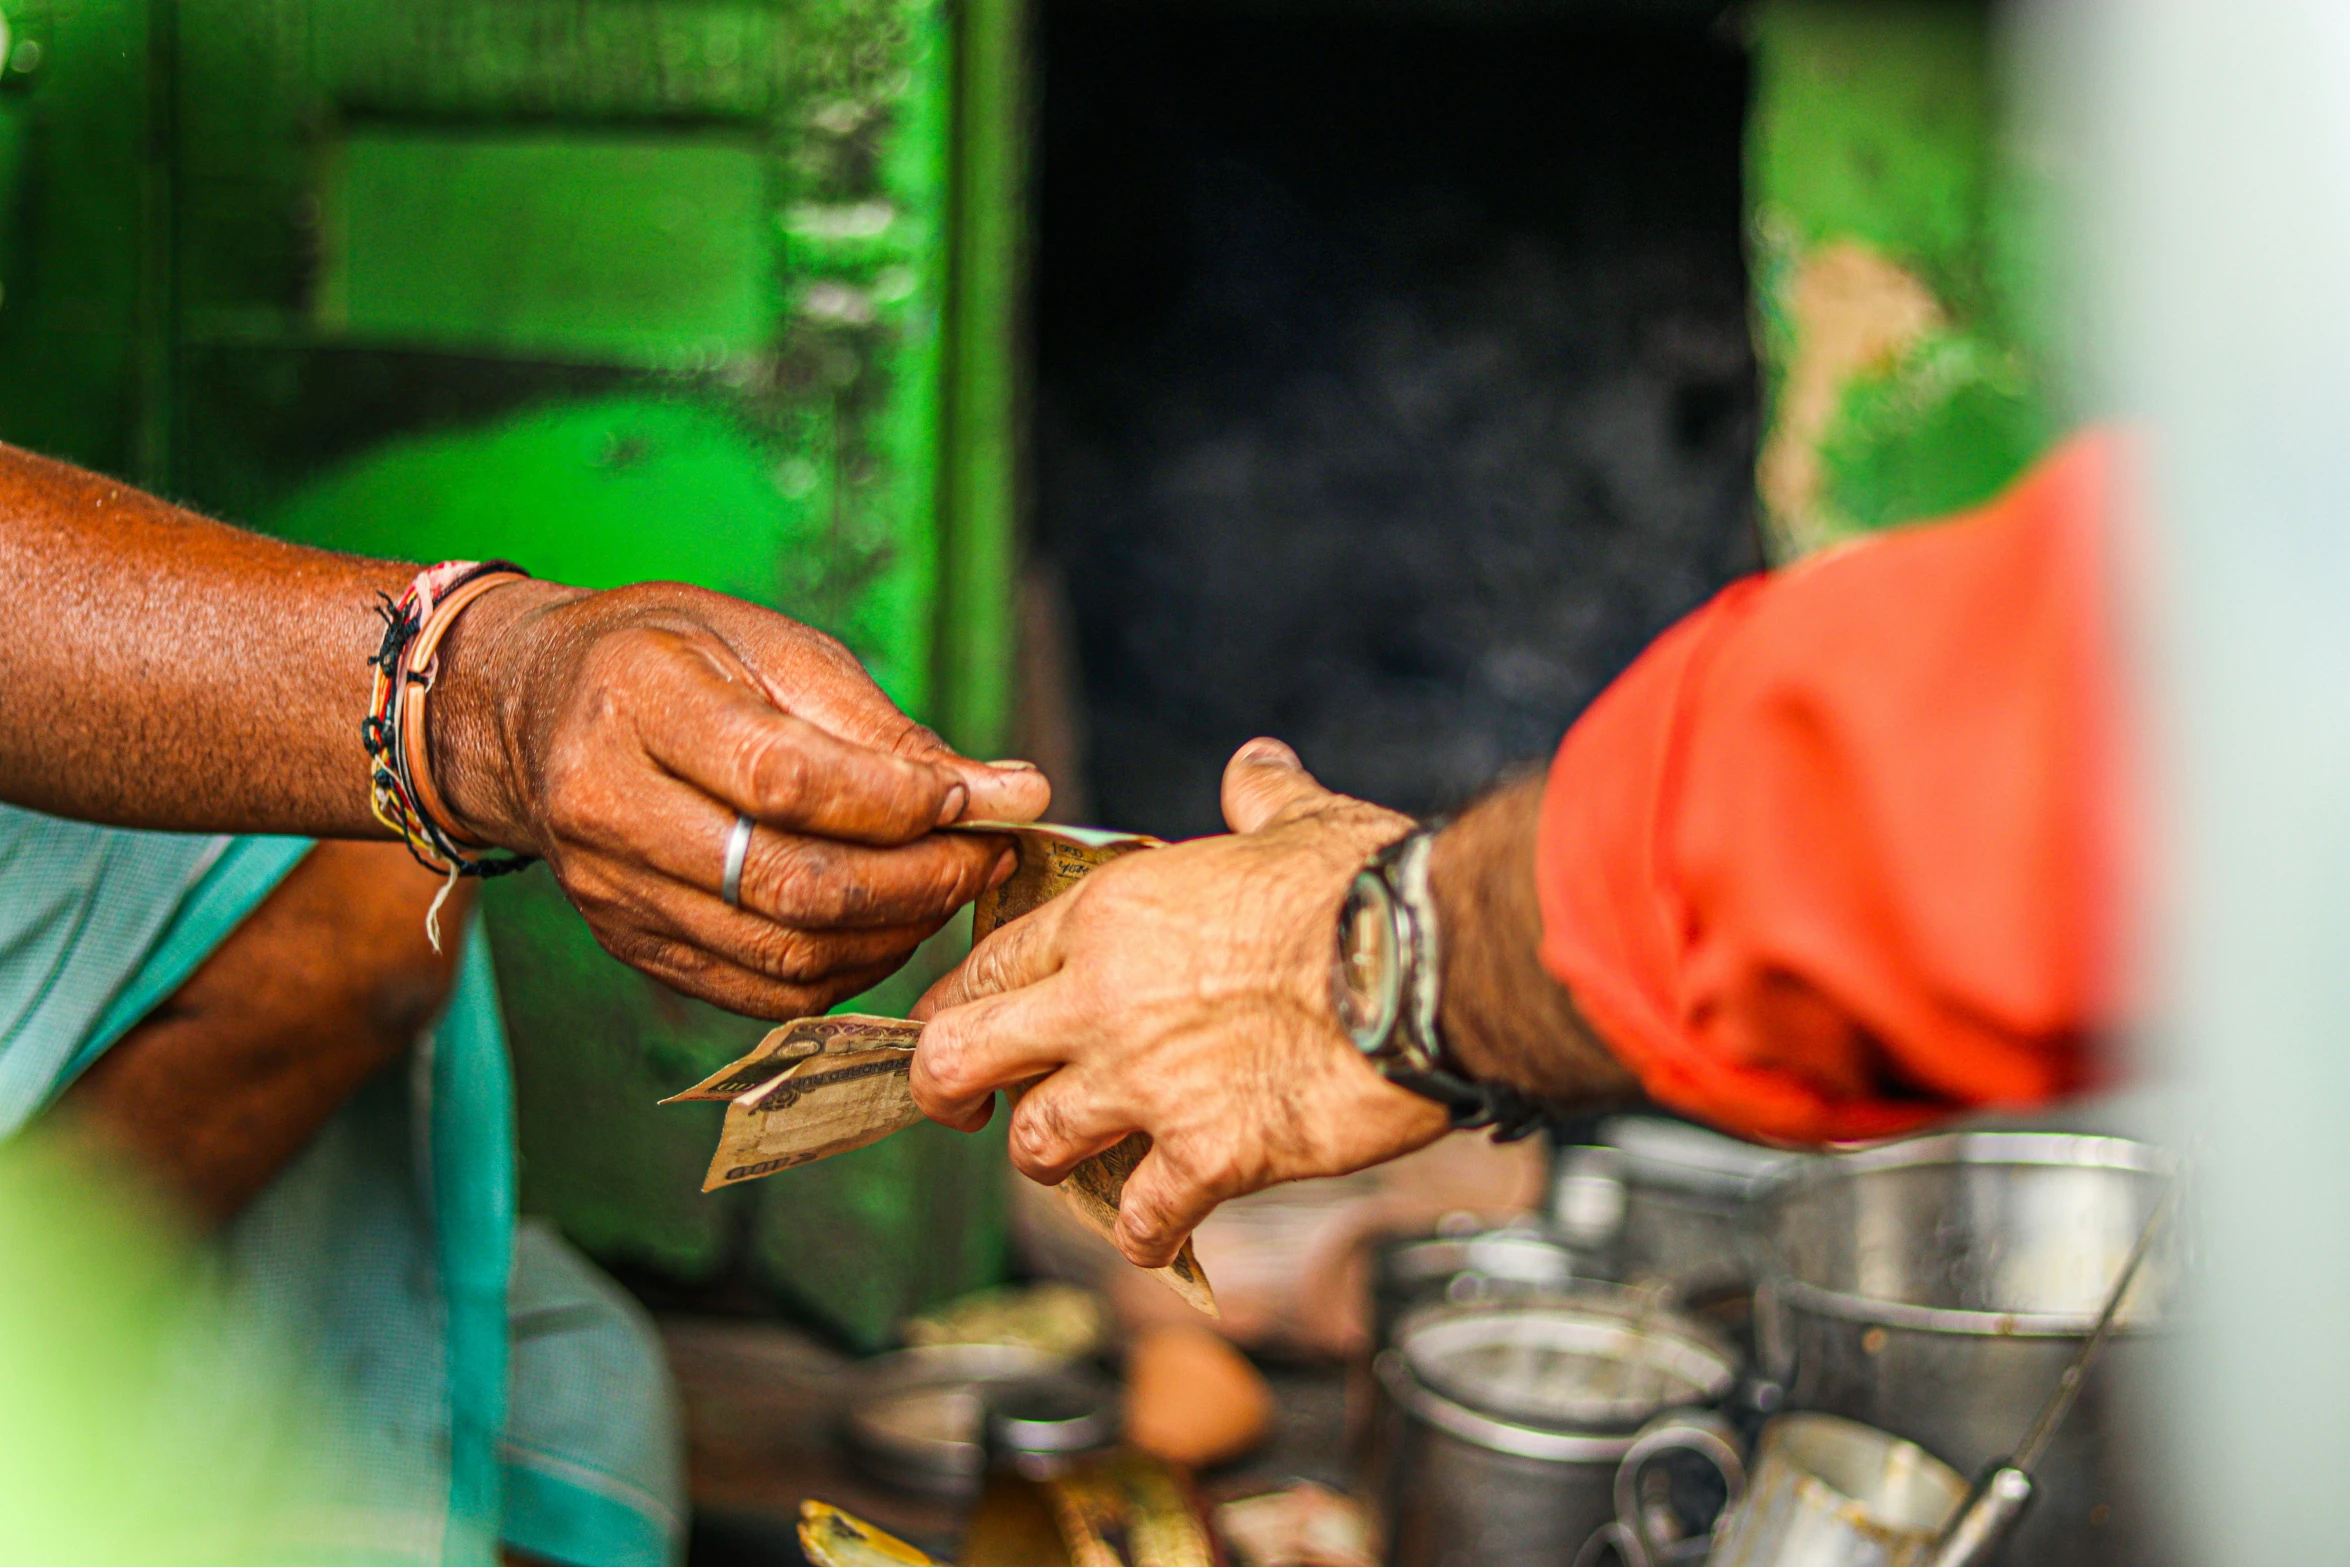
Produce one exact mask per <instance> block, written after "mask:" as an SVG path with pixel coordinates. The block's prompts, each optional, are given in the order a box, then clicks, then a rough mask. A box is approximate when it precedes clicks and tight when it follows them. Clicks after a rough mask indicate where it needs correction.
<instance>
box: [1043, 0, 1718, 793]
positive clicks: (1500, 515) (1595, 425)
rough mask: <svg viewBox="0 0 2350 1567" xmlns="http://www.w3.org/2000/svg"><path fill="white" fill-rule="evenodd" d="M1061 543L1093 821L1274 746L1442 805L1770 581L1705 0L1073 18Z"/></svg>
mask: <svg viewBox="0 0 2350 1567" xmlns="http://www.w3.org/2000/svg"><path fill="white" fill-rule="evenodd" d="M1039 38H1040V45H1041V52H1042V61H1043V83H1044V95H1043V106H1042V112H1041V136H1040V142H1041V171H1040V172H1041V179H1042V200H1041V218H1040V227H1039V233H1038V250H1037V257H1036V303H1035V310H1036V325H1037V334H1038V335H1037V351H1038V361H1037V371H1038V376H1037V405H1036V410H1035V414H1036V428H1035V442H1036V445H1035V454H1036V459H1037V462H1036V473H1037V493H1036V497H1035V499H1036V507H1035V536H1034V539H1033V544H1034V547H1035V550H1036V552H1037V554H1038V556H1039V559H1040V561H1041V562H1042V564H1043V566H1044V567H1045V569H1046V571H1047V572H1048V573H1050V574H1051V575H1053V576H1055V577H1057V580H1058V581H1059V583H1060V584H1062V585H1063V587H1064V589H1065V596H1066V604H1067V612H1068V615H1069V619H1070V624H1071V627H1072V630H1073V636H1072V637H1071V639H1070V640H1071V642H1072V643H1073V646H1074V652H1075V662H1076V664H1077V666H1078V668H1079V670H1080V671H1081V678H1080V681H1079V685H1080V688H1081V690H1082V698H1081V701H1080V702H1079V703H1078V707H1079V710H1080V711H1079V716H1080V717H1081V720H1082V726H1083V733H1084V735H1085V740H1084V743H1083V746H1082V752H1083V756H1084V759H1085V760H1084V766H1083V775H1084V779H1085V783H1086V786H1087V793H1088V794H1089V796H1090V798H1089V799H1088V800H1087V801H1086V802H1085V803H1086V807H1087V809H1089V810H1090V813H1091V815H1092V817H1093V819H1094V820H1097V821H1100V822H1103V823H1106V824H1111V825H1116V826H1121V827H1130V828H1139V829H1145V830H1149V831H1152V832H1158V833H1163V834H1168V835H1189V834H1193V833H1201V832H1210V831H1215V830H1218V829H1219V827H1220V821H1219V818H1218V815H1217V809H1216V780H1217V777H1218V774H1219V772H1220V771H1221V768H1222V766H1223V762H1224V758H1225V757H1226V756H1227V755H1228V754H1229V753H1230V752H1231V750H1232V749H1233V747H1234V746H1236V745H1237V744H1239V743H1240V742H1241V741H1243V740H1245V739H1247V738H1249V737H1250V736H1251V735H1255V734H1259V733H1272V734H1278V735H1281V736H1282V737H1284V738H1286V739H1288V740H1290V741H1291V742H1292V743H1293V744H1295V745H1296V746H1297V747H1298V749H1299V750H1300V752H1301V753H1302V754H1303V755H1304V757H1305V759H1306V762H1307V764H1308V765H1309V766H1310V767H1312V768H1314V769H1315V770H1316V771H1317V772H1318V773H1320V774H1321V776H1322V777H1323V778H1324V780H1325V781H1327V782H1328V783H1330V784H1332V785H1333V786H1335V787H1338V788H1341V789H1345V790H1348V791H1350V792H1352V793H1357V794H1362V795H1367V796H1369V797H1370V798H1372V799H1376V800H1379V801H1382V802H1384V803H1387V804H1390V805H1394V806H1398V807H1401V808H1403V809H1406V810H1410V811H1414V812H1426V811H1430V810H1436V809H1441V808H1444V807H1447V806H1449V805H1453V804H1457V803H1458V802H1459V801H1460V800H1462V799H1463V798H1464V797H1465V796H1466V795H1468V794H1469V793H1471V792H1473V791H1474V790H1475V789H1476V788H1478V787H1479V786H1480V785H1481V784H1483V783H1485V782H1486V781H1488V780H1489V779H1490V778H1491V777H1492V776H1493V775H1494V774H1495V773H1496V772H1497V771H1499V770H1500V769H1502V768H1504V767H1506V766H1507V765H1509V764H1510V763H1512V762H1516V761H1521V760H1525V759H1528V758H1533V757H1538V756H1541V755H1543V754H1545V753H1546V752H1547V751H1548V750H1549V749H1550V748H1551V747H1553V746H1554V745H1555V744H1556V743H1557V740H1558V737H1559V736H1560V734H1561V733H1563V731H1564V730H1565V727H1566V725H1567V723H1568V721H1569V720H1570V719H1572V718H1573V717H1574V715H1575V714H1576V713H1577V712H1579V711H1580V710H1581V709H1582V707H1583V706H1584V704H1586V703H1587V702H1589V701H1590V699H1591V698H1592V696H1593V695H1594V694H1596V693H1597V691H1598V690H1599V689H1600V687H1601V686H1602V685H1604V684H1605V683H1606V681H1607V680H1608V678H1609V677H1610V676H1612V675H1613V674H1614V673H1615V672H1616V671H1617V670H1619V669H1620V668H1622V666H1623V665H1624V664H1625V663H1626V662H1628V661H1629V660H1630V658H1631V657H1632V656H1633V655H1634V654H1635V653H1636V652H1638V651H1639V649H1640V648H1641V646H1642V645H1643V644H1644V643H1645V642H1646V641H1647V640H1648V639H1649V638H1650V637H1652V636H1654V635H1655V634H1656V633H1657V632H1658V631H1659V630H1661V629H1662V628H1664V627H1665V626H1666V625H1668V624H1670V623H1671V622H1672V621H1673V620H1674V619H1675V618H1676V617H1678V616H1679V615H1681V614H1682V613H1684V612H1685V611H1687V610H1688V609H1690V608H1691V607H1693V606H1694V605H1696V604H1697V603H1699V602H1700V601H1701V600H1702V599H1703V598H1705V597H1706V596H1707V595H1708V594H1709V593H1711V592H1712V591H1713V590H1714V589H1715V588H1717V587H1719V586H1720V585H1721V584H1722V583H1724V582H1725V581H1727V580H1729V578H1731V577H1732V576H1734V575H1736V574H1737V573H1739V572H1741V571H1744V570H1747V569H1750V568H1751V566H1752V565H1753V563H1754V561H1755V558H1756V556H1755V550H1754V544H1753V531H1752V527H1751V523H1750V520H1749V497H1750V491H1751V474H1752V466H1753V445H1754V439H1755V430H1756V425H1757V391H1756V384H1755V366H1754V360H1753V355H1752V351H1751V349H1750V346H1749V340H1748V332H1747V314H1746V312H1747V299H1746V278H1745V270H1744V263H1743V259H1742V250H1741V243H1740V237H1741V221H1742V219H1741V201H1740V178H1739V170H1740V146H1741V137H1742V134H1743V128H1744V124H1743V122H1744V116H1745V106H1746V79H1747V72H1746V63H1745V58H1744V54H1743V52H1742V50H1741V49H1740V47H1739V46H1738V43H1737V41H1736V39H1735V37H1734V36H1733V35H1732V34H1731V33H1729V31H1728V30H1727V29H1725V28H1724V27H1723V26H1722V25H1720V24H1719V23H1718V22H1716V21H1712V20H1709V19H1703V18H1698V19H1692V18H1690V17H1688V16H1687V15H1685V14H1684V15H1681V16H1679V17H1665V18H1660V17H1657V16H1653V15H1651V16H1645V17H1643V16H1638V15H1628V14H1627V13H1626V12H1625V11H1624V10H1622V9H1617V10H1615V11H1613V12H1612V13H1611V14H1608V15H1605V16H1601V15H1595V14H1592V12H1591V11H1589V10H1588V9H1583V8H1576V7H1572V6H1555V7H1536V8H1528V7H1526V6H1517V7H1513V8H1509V9H1507V10H1505V11H1502V12H1500V13H1498V14H1497V13H1496V12H1495V11H1493V10H1491V9H1487V10H1484V11H1482V12H1480V11H1479V10H1478V9H1477V8H1474V7H1470V6H1446V7H1442V8H1439V7H1435V6H1420V7H1406V8H1402V9H1398V8H1395V7H1388V8H1385V9H1380V10H1376V11H1368V12H1366V11H1365V10H1362V9H1355V8H1348V7H1312V8H1308V9H1306V10H1302V11H1301V10H1299V9H1296V8H1288V9H1276V8H1274V7H1271V6H1265V7H1253V8H1252V7H1234V6H1230V5H1226V6H1216V7H1208V8H1201V7H1197V6H1175V5H1159V4H1148V3H1142V0H1121V3H1115V4H1112V3H1106V0H1045V3H1044V5H1043V10H1042V19H1041V26H1040V34H1039Z"/></svg>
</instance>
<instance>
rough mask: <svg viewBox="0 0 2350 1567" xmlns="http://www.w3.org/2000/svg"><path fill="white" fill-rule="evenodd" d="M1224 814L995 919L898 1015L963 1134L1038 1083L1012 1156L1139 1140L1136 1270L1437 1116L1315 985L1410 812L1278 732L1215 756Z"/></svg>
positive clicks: (932, 1104)
mask: <svg viewBox="0 0 2350 1567" xmlns="http://www.w3.org/2000/svg"><path fill="white" fill-rule="evenodd" d="M1224 819H1225V820H1226V821H1227V822H1228V823H1230V824H1231V826H1232V828H1233V832H1234V836H1231V837H1224V838H1202V839H1198V840H1195V841H1193V842H1190V843H1183V844H1177V845H1175V846H1174V847H1172V848H1166V849H1158V850H1154V851H1152V852H1150V853H1147V854H1131V855H1128V856H1126V857H1125V858H1123V859H1120V860H1117V861H1115V862H1113V863H1112V864H1110V865H1107V866H1105V867H1103V868H1102V869H1101V870H1098V871H1096V872H1094V873H1093V874H1092V875H1091V876H1089V877H1087V878H1086V879H1085V880H1084V881H1082V882H1079V883H1078V884H1077V885H1076V886H1075V887H1073V888H1071V889H1070V890H1069V891H1068V892H1065V893H1063V894H1062V895H1061V896H1060V897H1058V898H1056V899H1054V900H1053V901H1052V902H1050V903H1048V904H1046V905H1045V906H1044V907H1043V908H1041V909H1038V910H1037V911H1036V912H1034V913H1032V914H1029V915H1027V916H1025V917H1023V918H1021V919H1018V920H1015V921H1013V922H1012V923H1011V924H1009V925H1006V926H1004V927H1003V928H1002V929H1001V930H998V931H997V932H995V933H994V934H993V935H991V936H989V937H988V938H987V940H985V941H983V942H981V943H980V944H979V946H978V947H977V948H976V949H974V950H973V952H972V954H971V956H970V957H969V958H968V959H967V960H966V961H965V962H964V963H963V965H962V966H961V967H960V968H958V969H956V970H955V972H954V973H952V974H950V975H948V976H947V977H946V978H945V979H942V980H941V981H939V983H938V984H937V985H936V986H934V987H933V988H932V989H931V992H930V994H929V995H927V996H925V997H924V998H923V1000H922V1004H921V1005H920V1006H918V1007H916V1008H915V1013H914V1015H915V1016H916V1017H920V1018H926V1019H928V1026H927V1027H925V1028H924V1029H923V1031H922V1044H921V1048H920V1049H919V1050H918V1051H917V1052H916V1053H915V1057H914V1066H913V1090H914V1099H915V1102H916V1103H917V1104H919V1105H920V1106H921V1107H922V1109H923V1110H924V1111H925V1112H926V1113H927V1114H929V1115H930V1116H931V1117H932V1118H933V1119H935V1120H939V1121H943V1122H946V1123H947V1124H948V1125H950V1126H960V1127H963V1128H965V1129H967V1130H968V1129H974V1128H977V1127H979V1126H982V1125H984V1124H986V1121H987V1118H988V1115H989V1113H990V1110H991V1108H992V1106H993V1099H992V1097H991V1096H992V1095H993V1093H994V1091H995V1090H996V1089H998V1088H1000V1087H1004V1086H1007V1085H1011V1084H1016V1083H1020V1082H1024V1081H1026V1080H1028V1079H1031V1078H1036V1077H1040V1076H1042V1077H1043V1078H1044V1080H1043V1081H1042V1082H1040V1083H1038V1084H1037V1085H1036V1086H1035V1087H1033V1088H1031V1089H1029V1090H1028V1092H1027V1093H1026V1094H1025V1095H1024V1096H1023V1097H1022V1098H1021V1100H1020V1102H1019V1104H1018V1105H1017V1106H1016V1107H1015V1108H1014V1110H1013V1112H1012V1124H1011V1148H1012V1162H1013V1163H1014V1164H1015V1165H1017V1166H1019V1168H1020V1169H1021V1171H1022V1172H1023V1173H1025V1174H1027V1175H1029V1176H1031V1177H1033V1178H1034V1179H1036V1180H1039V1181H1043V1182H1046V1183H1047V1184H1050V1183H1052V1182H1056V1181H1058V1180H1060V1179H1061V1177H1062V1176H1064V1175H1066V1174H1067V1173H1068V1172H1069V1169H1070V1167H1071V1166H1072V1165H1074V1164H1076V1163H1077V1162H1078V1161H1079V1160H1080V1159H1083V1158H1085V1157H1087V1156H1088V1155H1091V1154H1094V1153H1098V1152H1100V1151H1101V1150H1102V1149H1104V1148H1107V1147H1109V1146H1110V1145H1111V1144H1112V1143H1115V1142H1117V1141H1118V1140H1119V1139H1120V1138H1122V1137H1124V1136H1126V1135H1127V1134H1128V1133H1129V1132H1134V1131H1142V1132H1148V1133H1149V1134H1150V1136H1151V1139H1152V1145H1151V1152H1150V1155H1149V1157H1148V1158H1146V1159H1145V1160H1144V1161H1143V1162H1142V1165H1141V1167H1140V1168H1138V1169H1137V1170H1136V1171H1135V1172H1134V1174H1133V1176H1132V1177H1130V1178H1129V1179H1128V1181H1127V1183H1126V1195H1125V1201H1124V1203H1123V1205H1122V1206H1121V1207H1120V1209H1119V1213H1118V1236H1117V1239H1118V1246H1119V1249H1120V1250H1121V1251H1123V1252H1124V1253H1125V1254H1126V1256H1127V1257H1128V1258H1129V1259H1131V1260H1132V1261H1134V1262H1136V1263H1138V1264H1140V1265H1142V1266H1144V1267H1159V1266H1162V1265H1164V1264H1165V1263H1167V1262H1168V1261H1169V1260H1171V1259H1172V1258H1173V1257H1174V1255H1175V1252H1176V1249H1177V1248H1178V1247H1179V1246H1180V1245H1181V1244H1182V1242H1183V1238H1184V1237H1185V1236H1186V1235H1189V1234H1190V1233H1191V1231H1192V1230H1193V1229H1194V1228H1195V1227H1196V1226H1197V1225H1198V1224H1199V1222H1200V1220H1202V1219H1203V1218H1205V1217H1206V1216H1207V1215H1208V1213H1209V1211H1210V1210H1211V1209H1213V1208H1214V1207H1215V1206H1216V1204H1218V1203H1219V1202H1222V1201H1224V1200H1225V1199H1226V1198H1229V1197H1237V1196H1239V1195H1241V1194H1242V1193H1244V1192H1251V1191H1255V1190H1257V1189H1258V1188H1260V1187H1264V1186H1270V1185H1272V1184H1274V1183H1275V1182H1277V1181H1289V1180H1297V1179H1300V1178H1302V1177H1305V1176H1312V1175H1337V1174H1343V1173H1345V1172H1347V1171H1350V1170H1359V1169H1361V1168H1363V1167H1364V1166H1365V1165H1370V1164H1376V1163H1378V1162H1379V1161H1381V1160H1383V1159H1389V1158H1393V1157H1394V1156H1395V1155H1397V1154H1400V1153H1404V1152H1407V1151H1409V1150H1411V1149H1413V1148H1417V1147H1419V1146H1421V1145H1422V1144H1424V1143H1428V1142H1432V1141H1434V1140H1435V1139H1436V1137H1438V1136H1439V1135H1440V1134H1441V1133H1442V1132H1443V1131H1444V1129H1445V1124H1446V1122H1445V1115H1444V1112H1443V1110H1442V1109H1440V1108H1439V1107H1438V1106H1436V1105H1435V1104H1433V1103H1431V1102H1430V1101H1428V1100H1426V1099H1423V1098H1421V1097H1420V1096H1419V1095H1417V1094H1413V1093H1410V1092H1407V1091H1406V1090H1404V1089H1401V1088H1397V1087H1395V1086H1394V1085H1393V1084H1391V1083H1389V1082H1387V1081H1386V1080H1385V1079H1384V1078H1382V1077H1380V1076H1379V1075H1378V1074H1377V1073H1376V1072H1374V1071H1373V1070H1372V1069H1371V1067H1370V1065H1369V1064H1368V1063H1366V1062H1365V1061H1364V1060H1363V1058H1362V1056H1361V1054H1360V1053H1359V1052H1357V1051H1356V1050H1355V1048H1354V1047H1353V1045H1352V1044H1351V1043H1349V1041H1348V1040H1347V1038H1346V1036H1345V1035H1344V1034H1343V1033H1342V1032H1340V1030H1339V1026H1338V1021H1337V1015H1336V1013H1335V1012H1334V1011H1333V1009H1332V1005H1331V999H1330V958H1331V952H1332V948H1333V945H1334V942H1335V937H1336V929H1337V923H1338V908H1339V905H1340V903H1341V902H1343V901H1344V899H1345V896H1346V888H1347V884H1348V883H1349V882H1350V881H1351V880H1352V879H1353V877H1354V873H1355V871H1356V870H1357V869H1358V868H1359V867H1360V866H1361V864H1362V862H1363V861H1364V860H1365V859H1366V858H1367V857H1369V855H1370V854H1371V853H1372V851H1374V850H1375V849H1377V848H1379V847H1380V846H1382V845H1384V844H1386V843H1388V842H1390V841H1392V840H1393V839H1395V838H1397V837H1400V836H1401V835H1402V834H1403V833H1404V832H1405V831H1406V830H1407V829H1408V827H1409V826H1410V822H1409V821H1408V820H1407V819H1406V818H1404V817H1402V816H1398V815H1397V814H1395V813H1394V812H1392V811H1387V810H1382V809H1380V808H1379V807H1377V806H1374V805H1367V804H1365V803H1364V802H1362V801H1360V800H1352V799H1348V798H1347V797H1345V796H1343V795H1337V794H1333V793H1331V792H1330V791H1329V790H1327V789H1324V788H1323V787H1322V786H1321V785H1320V784H1318V783H1316V782H1315V781H1314V779H1313V778H1312V777H1311V776H1310V775H1308V774H1307V773H1306V771H1305V770H1304V768H1303V767H1301V766H1300V765H1299V764H1298V760H1297V757H1296V755H1295V754H1294V753H1293V752H1291V751H1290V749H1289V748H1288V747H1287V746H1285V745H1283V744H1281V743H1280V742H1279V741H1276V740H1255V741H1251V742H1250V743H1249V744H1248V745H1246V746H1243V747H1242V748H1241V750H1240V751H1239V753H1238V754H1236V755H1235V756H1234V757H1233V759H1232V761H1231V762H1230V764H1229V765H1227V766H1226V768H1225V770H1224ZM1047 1073H1049V1074H1051V1075H1049V1076H1045V1075H1044V1074H1047Z"/></svg>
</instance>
